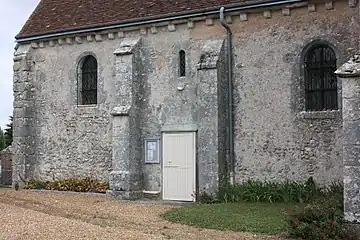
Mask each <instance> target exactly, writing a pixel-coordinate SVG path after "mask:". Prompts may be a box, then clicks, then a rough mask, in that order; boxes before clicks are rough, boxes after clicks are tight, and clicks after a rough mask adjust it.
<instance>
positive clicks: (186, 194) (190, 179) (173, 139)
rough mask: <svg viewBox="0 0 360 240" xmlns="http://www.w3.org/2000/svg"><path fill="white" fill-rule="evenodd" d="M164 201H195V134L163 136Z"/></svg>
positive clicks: (165, 134)
mask: <svg viewBox="0 0 360 240" xmlns="http://www.w3.org/2000/svg"><path fill="white" fill-rule="evenodd" d="M162 142H163V147H162V150H163V199H164V200H175V201H191V202H192V201H195V196H194V195H195V166H196V165H195V159H196V143H195V132H190V133H189V132H186V133H164V134H163V141H162Z"/></svg>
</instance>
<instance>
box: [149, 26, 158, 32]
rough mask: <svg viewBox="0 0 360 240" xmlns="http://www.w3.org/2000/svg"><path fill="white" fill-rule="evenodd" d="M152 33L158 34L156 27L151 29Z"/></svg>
mask: <svg viewBox="0 0 360 240" xmlns="http://www.w3.org/2000/svg"><path fill="white" fill-rule="evenodd" d="M150 31H151V33H152V34H156V33H157V28H156V27H155V26H152V27H151V28H150Z"/></svg>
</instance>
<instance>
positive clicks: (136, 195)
mask: <svg viewBox="0 0 360 240" xmlns="http://www.w3.org/2000/svg"><path fill="white" fill-rule="evenodd" d="M106 194H107V195H108V196H111V197H114V198H116V199H118V200H139V199H142V198H143V196H144V195H143V192H142V191H114V190H108V191H107V192H106Z"/></svg>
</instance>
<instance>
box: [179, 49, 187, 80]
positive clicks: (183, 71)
mask: <svg viewBox="0 0 360 240" xmlns="http://www.w3.org/2000/svg"><path fill="white" fill-rule="evenodd" d="M185 74H186V59H185V51H184V50H180V52H179V75H180V77H185Z"/></svg>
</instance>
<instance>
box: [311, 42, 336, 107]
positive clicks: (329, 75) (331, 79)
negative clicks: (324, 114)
mask: <svg viewBox="0 0 360 240" xmlns="http://www.w3.org/2000/svg"><path fill="white" fill-rule="evenodd" d="M304 60H305V62H304V66H305V68H304V70H305V76H304V77H305V98H306V99H305V100H306V110H310V111H324V110H336V109H338V88H337V77H336V75H335V73H334V72H335V71H336V55H335V52H334V51H333V50H332V49H331V48H330V47H329V46H327V45H326V44H322V45H316V46H314V47H312V48H311V49H310V50H309V51H308V52H307V54H306V55H305V59H304Z"/></svg>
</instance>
